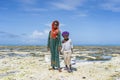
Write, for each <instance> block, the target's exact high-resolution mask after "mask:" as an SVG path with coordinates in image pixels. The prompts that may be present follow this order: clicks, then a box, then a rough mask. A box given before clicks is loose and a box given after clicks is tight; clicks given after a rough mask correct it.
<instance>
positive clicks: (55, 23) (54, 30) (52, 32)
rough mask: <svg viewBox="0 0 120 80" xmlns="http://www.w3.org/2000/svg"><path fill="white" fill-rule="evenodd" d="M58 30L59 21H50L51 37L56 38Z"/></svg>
mask: <svg viewBox="0 0 120 80" xmlns="http://www.w3.org/2000/svg"><path fill="white" fill-rule="evenodd" d="M54 25H57V29H55V28H54ZM58 32H59V22H58V21H57V20H55V21H53V22H52V30H51V37H52V38H54V39H55V38H56V37H57V35H58Z"/></svg>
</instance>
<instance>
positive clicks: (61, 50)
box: [61, 43, 64, 52]
mask: <svg viewBox="0 0 120 80" xmlns="http://www.w3.org/2000/svg"><path fill="white" fill-rule="evenodd" d="M63 51H64V44H63V43H62V49H61V52H63Z"/></svg>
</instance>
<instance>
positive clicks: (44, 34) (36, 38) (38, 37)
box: [22, 29, 49, 44]
mask: <svg viewBox="0 0 120 80" xmlns="http://www.w3.org/2000/svg"><path fill="white" fill-rule="evenodd" d="M48 33H49V29H45V30H44V31H38V30H35V31H33V32H32V33H31V34H28V35H24V36H23V39H22V41H23V42H24V43H27V44H34V43H41V44H42V42H44V41H46V40H47V38H48Z"/></svg>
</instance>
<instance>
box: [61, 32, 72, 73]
mask: <svg viewBox="0 0 120 80" xmlns="http://www.w3.org/2000/svg"><path fill="white" fill-rule="evenodd" d="M62 36H63V38H64V40H63V41H62V49H61V52H62V53H63V56H64V63H65V67H66V69H67V70H68V72H72V69H71V53H73V45H72V41H71V39H69V32H67V31H64V32H63V33H62Z"/></svg>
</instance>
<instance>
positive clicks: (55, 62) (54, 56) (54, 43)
mask: <svg viewBox="0 0 120 80" xmlns="http://www.w3.org/2000/svg"><path fill="white" fill-rule="evenodd" d="M47 46H48V48H50V52H51V66H52V67H58V68H60V61H59V51H58V47H61V33H60V32H59V33H58V36H57V38H56V39H53V38H51V36H50V32H49V36H48V45H47Z"/></svg>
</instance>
